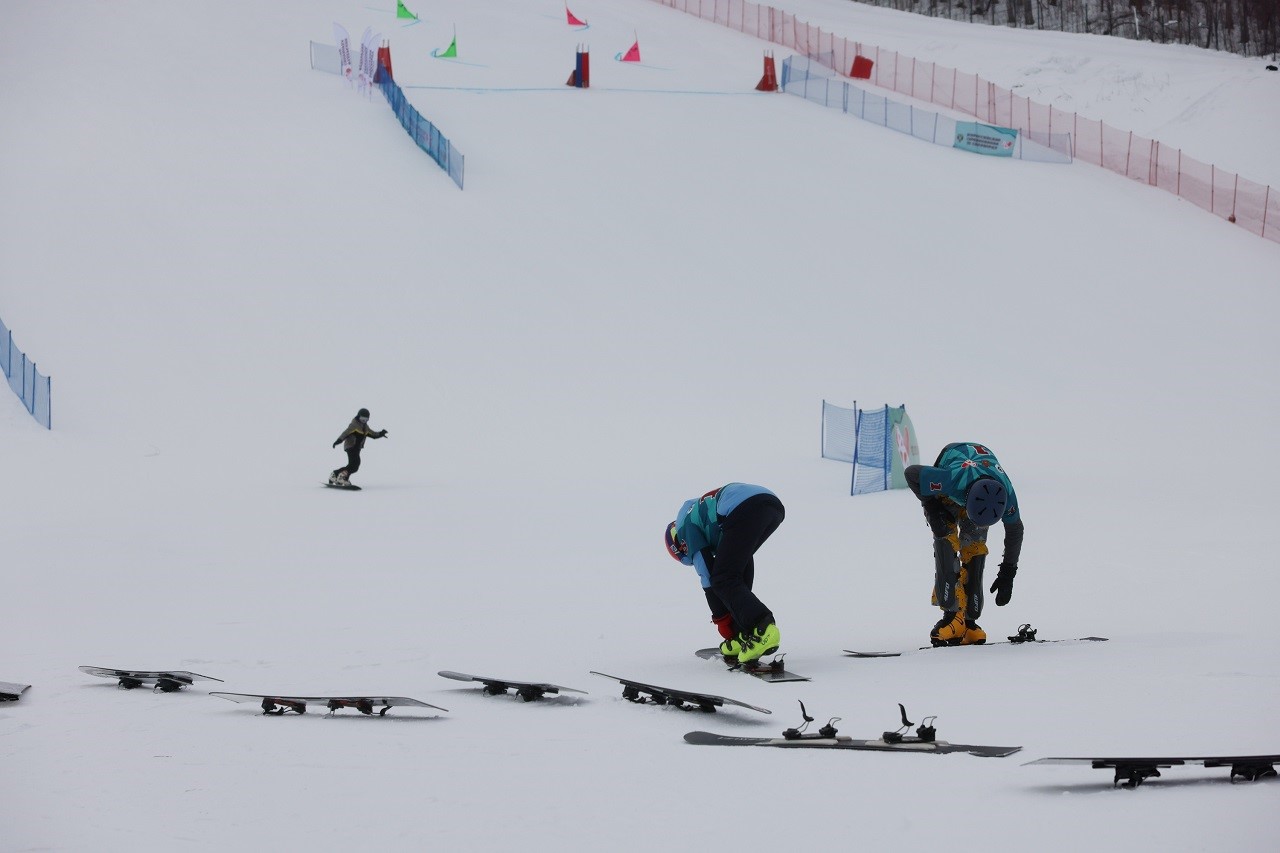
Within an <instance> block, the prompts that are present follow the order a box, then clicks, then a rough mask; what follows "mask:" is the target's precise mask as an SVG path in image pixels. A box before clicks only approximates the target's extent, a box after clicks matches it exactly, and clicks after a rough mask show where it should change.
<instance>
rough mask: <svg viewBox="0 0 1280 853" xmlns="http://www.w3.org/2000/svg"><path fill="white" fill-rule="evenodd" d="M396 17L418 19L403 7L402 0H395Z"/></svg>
mask: <svg viewBox="0 0 1280 853" xmlns="http://www.w3.org/2000/svg"><path fill="white" fill-rule="evenodd" d="M396 17H397V18H408V19H409V20H412V21H416V20H418V16H417V15H415V14H413V13H412V12H410V11H409V10H408V9H406V8H405V7H404V0H396Z"/></svg>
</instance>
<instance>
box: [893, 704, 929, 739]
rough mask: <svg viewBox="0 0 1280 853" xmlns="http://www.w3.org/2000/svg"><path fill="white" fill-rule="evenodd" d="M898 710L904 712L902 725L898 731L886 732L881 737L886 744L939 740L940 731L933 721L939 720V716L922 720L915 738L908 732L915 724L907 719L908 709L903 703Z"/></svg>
mask: <svg viewBox="0 0 1280 853" xmlns="http://www.w3.org/2000/svg"><path fill="white" fill-rule="evenodd" d="M898 710H899V711H900V712H902V725H901V726H900V727H899V728H898V729H897V730H895V731H892V732H885V733H884V734H882V735H881V736H880V737H881V738H882V739H883V740H884V742H885V743H933V742H934V741H935V740H937V737H938V730H937V729H936V728H934V726H933V721H934V720H936V719H938V717H937V715H934V716H930V717H925V718H924V719H923V720H921V721H920V725H919V726H918V727H917V728H916V733H915V737H912V736H911V735H908V734H907V732H908V731H910V729H911V727H912V726H914V725H915V723H913V722H911V721H910V720H908V719H907V709H906V707H905V706H904V705H903V704H902V703H901V702H899V703H898Z"/></svg>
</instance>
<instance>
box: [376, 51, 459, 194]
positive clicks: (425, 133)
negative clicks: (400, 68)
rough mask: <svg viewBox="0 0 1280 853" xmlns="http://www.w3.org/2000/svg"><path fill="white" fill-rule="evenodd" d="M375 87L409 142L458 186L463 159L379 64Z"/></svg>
mask: <svg viewBox="0 0 1280 853" xmlns="http://www.w3.org/2000/svg"><path fill="white" fill-rule="evenodd" d="M378 71H379V83H378V86H379V88H381V89H382V94H383V95H384V96H386V99H387V103H388V104H390V105H391V109H392V111H393V112H394V113H395V114H396V118H398V119H399V120H400V125H401V126H402V127H403V128H404V129H405V130H406V131H408V133H409V136H410V137H412V138H413V141H414V142H415V143H417V145H418V147H419V148H421V149H422V150H423V151H425V152H427V153H428V154H430V155H431V159H432V160H435V161H436V162H437V163H439V164H440V168H441V169H444V170H445V171H446V172H448V173H449V177H451V178H453V182H454V183H455V184H457V185H458V189H462V172H463V164H464V162H465V158H464V157H463V156H462V154H461V153H460V152H459V151H458V149H456V148H454V147H453V143H452V142H450V141H449V140H448V139H446V138H445V136H444V134H443V133H441V132H440V130H439V128H437V127H436V126H435V125H434V124H432V123H431V122H429V121H427V120H426V119H425V118H424V117H423V116H422V114H421V113H419V112H418V111H417V110H416V109H414V108H413V104H411V103H409V100H408V99H407V98H406V97H405V96H404V91H403V90H402V89H401V88H400V87H399V86H397V85H396V81H394V80H392V79H391V75H390V74H387V73H386V72H385V71H383V70H382V68H381V66H379V69H378Z"/></svg>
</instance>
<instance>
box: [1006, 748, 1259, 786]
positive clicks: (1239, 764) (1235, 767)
mask: <svg viewBox="0 0 1280 853" xmlns="http://www.w3.org/2000/svg"><path fill="white" fill-rule="evenodd" d="M1277 763H1280V755H1217V756H1195V757H1189V756H1181V757H1178V758H1150V757H1147V758H1142V757H1136V758H1037V759H1036V760H1035V761H1028V762H1026V764H1024V765H1023V766H1024V767H1026V766H1028V765H1031V764H1087V765H1089V766H1090V767H1092V768H1094V769H1095V770H1115V779H1114V780H1113V781H1112V783H1111V784H1112V785H1113V786H1120V787H1124V788H1136V787H1138V786H1139V785H1141V784H1142V783H1143V782H1144V781H1146V780H1147V779H1150V778H1152V777H1155V776H1159V775H1160V769H1161V768H1169V767H1178V766H1181V765H1184V764H1203V765H1204V766H1205V767H1230V768H1231V776H1230V777H1229V778H1230V780H1231V781H1232V782H1234V781H1236V777H1237V776H1239V777H1240V778H1241V779H1243V780H1244V781H1246V782H1253V781H1256V780H1258V779H1266V778H1269V777H1274V776H1275V775H1276V768H1275V765H1276V764H1277Z"/></svg>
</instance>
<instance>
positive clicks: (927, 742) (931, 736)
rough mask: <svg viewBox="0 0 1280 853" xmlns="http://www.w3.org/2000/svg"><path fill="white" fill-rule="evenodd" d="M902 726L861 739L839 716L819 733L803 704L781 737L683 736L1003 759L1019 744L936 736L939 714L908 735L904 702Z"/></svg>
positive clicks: (699, 740)
mask: <svg viewBox="0 0 1280 853" xmlns="http://www.w3.org/2000/svg"><path fill="white" fill-rule="evenodd" d="M898 709H899V710H900V711H901V712H902V726H901V727H900V728H898V729H897V730H895V731H891V732H884V733H883V734H881V735H880V737H878V738H869V739H859V738H852V737H849V736H848V735H842V734H840V733H839V730H838V729H836V727H835V724H836V723H837V722H839V721H840V718H839V717H832V718H831V719H830V720H828V721H827V723H826V725H824V726H822V727H821V728H819V729H818V730H817V731H816V732H807V731H805V729H806V728H808V726H809V723H812V722H813V721H814V718H813V717H810V716H809V714H808V712H807V711H806V710H805V707H804V703H803V702H801V703H800V713H801V715H802V716H803V717H804V723H803V724H801V725H799V726H797V727H796V728H792V729H787V730H785V731H784V732H783V733H782V737H736V736H733V735H720V734H715V733H714V732H689V733H688V734H686V735H685V736H684V740H685V743H692V744H695V745H698V746H775V747H782V748H784V749H854V750H869V751H874V752H927V753H934V754H945V753H950V752H967V753H968V754H969V755H976V756H979V757H982V758H1004V757H1005V756H1008V755H1013V754H1014V753H1015V752H1017V751H1018V750H1020V749H1022V747H1020V746H984V745H979V744H970V743H951V742H949V741H945V740H938V739H937V729H936V728H935V727H934V725H933V721H934V720H935V719H936V717H925V718H924V720H923V721H922V722H921V724H920V725H919V726H918V727H917V728H916V733H915V734H914V735H912V734H907V732H908V730H909V729H910V727H911V726H914V725H915V723H912V722H910V721H909V720H908V719H907V710H906V708H904V707H903V706H902V705H901V704H899V705H898Z"/></svg>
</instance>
